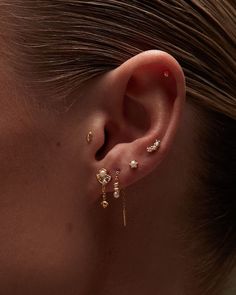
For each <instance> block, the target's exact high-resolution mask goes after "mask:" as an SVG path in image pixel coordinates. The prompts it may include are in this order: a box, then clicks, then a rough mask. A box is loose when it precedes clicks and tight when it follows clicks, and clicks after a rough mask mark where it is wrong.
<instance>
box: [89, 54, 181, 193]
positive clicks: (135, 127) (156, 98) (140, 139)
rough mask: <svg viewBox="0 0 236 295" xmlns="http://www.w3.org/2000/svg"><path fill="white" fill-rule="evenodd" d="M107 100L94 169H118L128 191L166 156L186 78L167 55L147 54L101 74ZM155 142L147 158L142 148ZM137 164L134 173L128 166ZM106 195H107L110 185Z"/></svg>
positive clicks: (100, 125) (176, 124)
mask: <svg viewBox="0 0 236 295" xmlns="http://www.w3.org/2000/svg"><path fill="white" fill-rule="evenodd" d="M105 79H106V83H105V85H106V95H105V96H104V98H103V101H102V108H103V109H102V111H101V112H97V116H98V117H99V118H98V117H97V122H98V124H97V125H96V131H97V132H98V134H100V135H101V136H100V139H101V140H99V145H97V146H96V149H94V151H93V152H94V159H95V160H94V162H93V169H94V174H96V173H97V172H98V171H99V169H101V168H106V169H107V170H108V172H109V173H110V174H111V175H112V174H114V173H115V171H116V170H117V169H120V170H121V171H120V176H119V177H120V183H121V184H122V187H127V186H129V185H131V184H133V183H135V182H137V181H138V180H139V179H141V178H143V177H145V176H147V175H148V174H149V173H151V172H152V171H153V170H154V169H156V168H157V167H158V166H159V165H160V163H161V162H162V161H163V160H164V159H165V157H167V155H168V151H169V150H170V148H171V146H172V144H173V140H174V137H175V134H176V131H177V130H178V127H179V123H180V118H181V113H182V109H183V106H184V101H185V79H184V74H183V71H182V68H181V66H180V65H179V63H178V62H177V61H176V60H175V59H174V57H172V56H171V55H169V54H168V53H166V52H163V51H159V50H149V51H145V52H142V53H140V54H138V55H136V56H134V57H132V58H130V59H129V60H127V61H125V62H124V63H123V64H121V65H120V66H119V67H117V68H116V69H114V70H112V71H110V72H109V73H107V74H106V77H105ZM156 140H160V147H159V148H158V149H156V151H153V152H152V153H150V152H148V151H147V147H149V146H152V145H153V144H154V142H155V141H156ZM132 160H135V161H137V162H138V168H137V169H131V167H130V165H129V163H130V161H132ZM107 188H108V191H109V190H110V191H111V190H112V186H111V184H110V183H109V184H108V186H107Z"/></svg>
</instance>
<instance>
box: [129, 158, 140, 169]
mask: <svg viewBox="0 0 236 295" xmlns="http://www.w3.org/2000/svg"><path fill="white" fill-rule="evenodd" d="M129 166H130V168H131V169H137V168H138V162H137V161H136V160H132V161H130V162H129Z"/></svg>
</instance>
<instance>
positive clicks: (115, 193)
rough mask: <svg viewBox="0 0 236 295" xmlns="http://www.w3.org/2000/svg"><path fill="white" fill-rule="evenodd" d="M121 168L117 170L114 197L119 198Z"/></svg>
mask: <svg viewBox="0 0 236 295" xmlns="http://www.w3.org/2000/svg"><path fill="white" fill-rule="evenodd" d="M119 174H120V170H116V176H115V182H114V193H113V196H114V198H116V199H118V198H119V197H120V187H119V185H120V183H119Z"/></svg>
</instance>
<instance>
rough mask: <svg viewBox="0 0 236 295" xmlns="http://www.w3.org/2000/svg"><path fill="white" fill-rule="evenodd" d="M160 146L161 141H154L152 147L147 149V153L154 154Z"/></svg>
mask: <svg viewBox="0 0 236 295" xmlns="http://www.w3.org/2000/svg"><path fill="white" fill-rule="evenodd" d="M160 144H161V141H160V140H157V139H156V141H155V142H154V144H153V145H151V146H149V147H147V152H148V153H152V152H155V151H156V150H158V149H159V147H160Z"/></svg>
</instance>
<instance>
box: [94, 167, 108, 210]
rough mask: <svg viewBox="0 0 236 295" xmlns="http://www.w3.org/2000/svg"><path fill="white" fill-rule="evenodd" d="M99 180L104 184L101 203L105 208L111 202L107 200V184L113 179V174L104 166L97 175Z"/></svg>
mask: <svg viewBox="0 0 236 295" xmlns="http://www.w3.org/2000/svg"><path fill="white" fill-rule="evenodd" d="M96 177H97V181H98V182H99V183H100V184H101V185H102V193H101V194H102V202H101V205H102V207H103V208H107V206H108V205H109V203H108V202H107V200H106V185H107V184H108V183H109V182H110V181H111V178H112V177H111V175H109V174H108V172H107V170H106V169H105V168H102V169H100V170H99V171H98V174H97V175H96Z"/></svg>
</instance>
